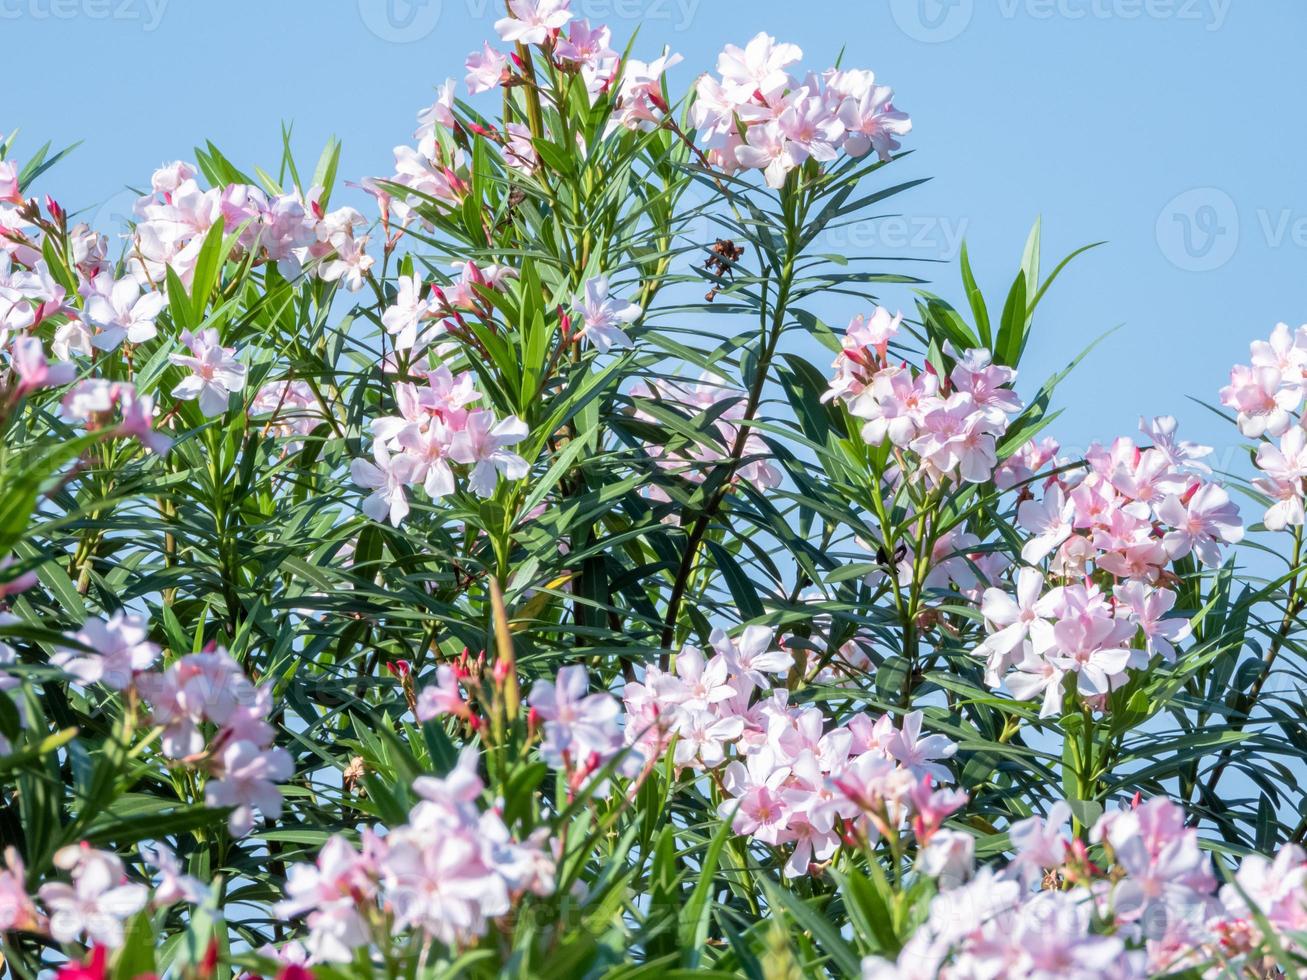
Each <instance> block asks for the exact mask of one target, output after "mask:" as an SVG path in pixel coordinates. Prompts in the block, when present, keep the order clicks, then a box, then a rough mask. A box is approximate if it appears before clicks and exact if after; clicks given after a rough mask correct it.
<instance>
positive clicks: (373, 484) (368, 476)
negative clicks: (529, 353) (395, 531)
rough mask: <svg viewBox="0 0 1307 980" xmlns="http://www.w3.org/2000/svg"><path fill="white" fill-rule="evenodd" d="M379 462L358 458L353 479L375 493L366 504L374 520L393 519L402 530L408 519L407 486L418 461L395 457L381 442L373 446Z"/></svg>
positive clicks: (353, 466)
mask: <svg viewBox="0 0 1307 980" xmlns="http://www.w3.org/2000/svg"><path fill="white" fill-rule="evenodd" d="M372 454H373V459H374V460H375V461H376V462H375V463H369V462H368V461H367V460H366V459H355V460H354V461H352V462H351V463H350V466H349V472H350V477H351V478H352V479H353V480H354V482H355V483H357V484H358V485H359V486H361V487H364V488H366V489H368V490H371V491H372V493H371V494H370V495H369V496H368V498H367V499H366V500H364V501H363V513H364V514H365V515H366V516H368V517H370V518H372V520H374V521H379V522H380V521H386V520H389V521H390V523H391V525H392V526H394V527H399V525H400V524H401V523H403V520H404V518H405V517H407V516H408V511H409V507H408V495H407V494H406V493H405V492H404V487H405V486H407V485H408V484H409V483H411V482H412V479H413V472H414V470H415V468H416V465H417V464H416V461H415V460H414V459H413V457H411V456H407V455H399V456H392V455H390V453H388V452H387V451H386V447H385V445H384V444H383V443H382V442H381V441H378V442H377V443H376V445H374V446H373V447H372Z"/></svg>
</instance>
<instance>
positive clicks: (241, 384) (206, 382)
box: [168, 327, 246, 418]
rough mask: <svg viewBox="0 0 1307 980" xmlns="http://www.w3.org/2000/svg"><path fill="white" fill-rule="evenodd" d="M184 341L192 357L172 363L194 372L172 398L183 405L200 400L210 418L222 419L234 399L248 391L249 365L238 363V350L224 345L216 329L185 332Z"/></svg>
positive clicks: (175, 358) (180, 356)
mask: <svg viewBox="0 0 1307 980" xmlns="http://www.w3.org/2000/svg"><path fill="white" fill-rule="evenodd" d="M181 339H182V343H183V344H185V345H186V346H187V348H189V349H190V352H191V353H190V354H189V355H186V354H169V355H168V360H169V361H171V362H172V363H173V364H176V365H178V366H179V367H185V368H190V370H191V374H190V375H189V376H187V377H185V378H183V379H182V380H181V382H180V383H179V384H178V385H177V386H176V387H175V388H173V390H172V396H173V397H174V398H180V399H182V400H183V401H192V400H194V399H197V398H198V399H199V404H200V411H201V412H203V413H204V414H205V415H206V416H209V417H210V418H212V417H213V416H215V415H222V414H223V413H224V412H226V411H227V403H228V400H229V399H230V398H231V396H232V395H234V394H236V393H238V392H240V391H242V390H244V388H245V375H246V369H245V365H244V364H241V363H240V362H239V361H237V360H236V349H235V348H234V347H223V346H222V345H221V343H220V342H219V340H218V331H217V330H215V329H214V328H212V327H209V328H206V329H204V330H201V331H200V332H199V333H198V334H195V333H191V332H190V331H189V330H183V331H182V337H181Z"/></svg>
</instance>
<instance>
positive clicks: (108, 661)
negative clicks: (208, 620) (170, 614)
mask: <svg viewBox="0 0 1307 980" xmlns="http://www.w3.org/2000/svg"><path fill="white" fill-rule="evenodd" d="M148 637H149V629H148V627H147V625H146V622H145V620H144V619H142V618H140V617H139V616H132V615H128V614H127V613H124V612H123V611H122V610H119V611H118V612H115V613H114V614H113V615H112V616H110V617H109V619H108V620H103V619H97V618H91V619H88V620H87V621H86V622H85V623H84V624H83V626H82V628H81V630H79V631H78V632H77V633H75V634H73V636H72V639H73V640H75V641H76V642H77V643H79V644H81V645H82V646H84V647H87V648H89V652H88V651H87V650H80V649H72V648H64V649H61V650H59V651H57V652H56V653H55V654H54V655H53V656H52V657H51V658H50V662H51V663H52V664H54V665H55V666H57V667H60V668H62V669H63V670H65V671H67V672H68V673H69V674H71V675H73V676H74V677H75V678H77V680H78V681H79V682H80V683H82V684H103V685H104V686H105V687H108V688H110V689H112V690H115V691H125V690H126V689H127V688H128V687H130V686H131V683H132V680H133V678H134V677H135V676H136V675H137V674H138V673H139V672H140V671H143V670H145V669H147V668H148V667H149V666H150V665H151V664H153V663H154V661H155V660H157V659H158V658H159V647H158V646H156V645H155V644H153V643H151V642H150V641H149V639H148Z"/></svg>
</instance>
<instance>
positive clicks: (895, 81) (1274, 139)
mask: <svg viewBox="0 0 1307 980" xmlns="http://www.w3.org/2000/svg"><path fill="white" fill-rule="evenodd" d="M573 9H574V10H576V11H577V12H578V13H579V14H581V15H587V16H589V17H590V18H591V19H592V20H598V21H604V22H607V23H609V24H611V25H612V26H613V28H614V31H615V33H616V34H617V35H619V36H621V35H624V34H626V33H627V32H629V31H630V30H631V29H633V28H635V27H639V29H640V32H641V40H640V42H639V45H638V48H639V49H640V50H643V51H645V52H650V53H652V52H655V51H656V50H657V49H659V48H661V46H662V45H663V44H664V43H666V44H670V45H671V46H672V48H673V49H674V50H676V51H679V52H681V53H682V54H683V55H684V56H685V63H684V64H682V65H681V66H679V67H678V69H676V70H675V71H674V73H673V81H674V83H676V85H675V87H677V88H683V87H684V86H688V84H689V83H690V81H691V80H692V79H693V77H694V76H695V74H697V73H698V71H700V70H701V69H704V68H709V67H711V66H712V64H713V59H714V57H715V54H716V52H717V51H718V49H719V48H720V46H721V44H722V43H723V42H726V41H734V42H738V43H742V42H743V41H744V40H746V39H747V38H749V37H751V36H752V35H753V34H754V33H755V32H757V31H759V30H766V31H768V32H770V33H772V34H775V35H777V36H778V37H779V38H781V39H784V40H790V41H794V42H796V43H798V44H800V45H801V46H802V47H803V49H804V52H805V56H806V57H805V63H806V64H808V65H810V66H812V67H816V68H820V67H824V66H826V65H827V64H829V63H830V62H831V61H832V60H833V59H834V58H835V57H836V55H837V54H838V53H839V51H840V49H841V48H842V47H843V48H845V49H846V53H845V64H846V65H850V66H865V67H869V68H872V69H874V70H875V71H876V72H877V74H878V76H879V77H880V79H881V80H882V81H884V82H887V83H889V84H892V85H893V86H894V87H895V89H896V90H897V93H898V96H897V99H896V101H897V102H898V103H899V104H900V105H901V106H902V107H903V108H905V109H906V110H908V111H909V112H910V113H911V114H912V116H913V119H914V123H915V127H916V128H915V131H914V132H913V134H912V135H911V137H910V139H909V143H908V145H910V146H911V147H913V148H915V149H916V150H917V151H918V152H917V153H916V155H915V156H913V157H912V158H911V159H910V160H908V161H905V162H904V163H903V164H901V165H899V166H898V167H897V168H896V169H897V171H898V174H899V176H900V178H907V177H911V176H924V175H929V176H932V177H933V178H935V179H934V180H933V181H932V182H931V183H930V184H928V185H926V186H925V187H922V188H919V189H918V190H916V191H913V192H912V193H911V194H910V195H909V196H908V197H907V198H904V199H900V200H901V201H902V204H901V207H902V208H903V209H904V212H905V219H904V220H903V221H901V222H899V223H897V224H890V225H887V226H882V227H868V228H863V229H860V232H859V235H860V237H859V239H858V240H856V241H854V242H851V243H849V244H850V245H851V246H854V247H860V248H861V250H863V251H875V252H885V251H888V252H891V253H894V252H898V253H902V254H912V255H917V256H922V257H940V258H948V259H953V258H954V257H955V253H956V242H957V241H958V239H959V237H960V236H961V235H963V234H965V236H966V238H967V240H968V242H969V246H970V249H971V252H972V255H973V260H974V262H975V264H976V266H977V269H978V274H979V276H980V279H981V282H982V285H983V286H986V287H988V290H989V291H990V292H993V293H996V294H998V295H997V296H996V297H995V302H1000V301H1001V294H1002V292H1003V291H1004V290H1005V289H1006V287H1007V285H1008V283H1009V281H1010V277H1011V275H1012V273H1013V272H1014V271H1015V268H1016V262H1017V260H1018V258H1019V254H1020V249H1021V246H1022V243H1023V241H1024V237H1025V234H1026V231H1027V230H1028V228H1029V226H1030V224H1031V222H1032V221H1033V220H1034V218H1035V217H1036V216H1037V215H1041V214H1042V216H1043V218H1044V227H1045V236H1044V240H1045V245H1046V250H1045V255H1046V258H1045V262H1046V267H1048V266H1049V265H1051V261H1052V260H1053V259H1054V258H1056V257H1060V255H1061V254H1062V253H1065V252H1067V251H1069V250H1071V249H1072V248H1075V247H1076V246H1078V245H1081V244H1084V243H1087V242H1090V241H1096V240H1100V239H1103V240H1106V241H1107V242H1108V244H1107V246H1106V247H1104V248H1102V249H1100V250H1098V251H1096V252H1094V253H1091V255H1090V256H1088V257H1086V258H1084V259H1082V260H1080V261H1079V263H1078V264H1077V265H1076V266H1075V267H1074V268H1073V269H1072V270H1071V272H1070V273H1069V274H1068V275H1067V276H1066V278H1065V279H1064V281H1063V282H1062V284H1061V285H1060V286H1059V287H1058V288H1057V289H1056V292H1055V294H1054V295H1053V296H1052V297H1051V299H1050V300H1049V302H1048V303H1047V305H1046V306H1045V307H1044V308H1043V310H1042V314H1041V316H1040V317H1039V321H1040V323H1039V325H1040V328H1041V329H1040V330H1039V331H1038V335H1037V338H1036V340H1035V342H1034V345H1033V349H1032V353H1031V363H1030V368H1029V372H1028V373H1027V376H1026V378H1025V382H1026V385H1025V386H1024V387H1026V389H1027V390H1032V389H1033V384H1034V382H1035V381H1036V380H1042V377H1043V375H1044V374H1046V373H1048V372H1050V371H1051V370H1053V369H1054V368H1056V367H1057V366H1060V364H1061V363H1062V362H1064V361H1065V360H1066V359H1067V358H1068V357H1069V356H1070V355H1071V354H1073V353H1074V352H1076V351H1078V350H1079V349H1080V348H1081V347H1082V346H1083V345H1084V344H1085V343H1086V342H1087V341H1088V340H1089V339H1091V338H1092V337H1093V336H1096V335H1097V334H1098V333H1100V332H1102V331H1104V330H1106V329H1108V328H1110V327H1113V326H1115V325H1117V324H1123V327H1122V329H1121V330H1119V331H1118V332H1117V333H1115V334H1114V335H1113V336H1112V337H1111V338H1109V340H1108V341H1107V342H1106V343H1105V344H1104V345H1102V346H1100V348H1099V349H1098V350H1097V352H1096V353H1095V354H1093V355H1092V356H1091V358H1090V359H1089V360H1088V362H1087V363H1086V364H1085V365H1084V366H1083V367H1082V368H1081V369H1080V371H1079V372H1078V373H1077V374H1076V375H1075V376H1074V377H1073V378H1072V379H1071V380H1070V381H1069V382H1068V383H1067V384H1066V386H1065V387H1064V389H1063V392H1062V396H1061V398H1060V399H1059V402H1060V403H1061V405H1062V406H1063V407H1065V408H1066V409H1067V412H1066V415H1065V417H1064V419H1063V420H1062V421H1061V423H1060V424H1059V426H1058V434H1059V435H1061V436H1062V437H1064V438H1063V441H1064V443H1066V444H1068V445H1083V444H1084V443H1085V442H1086V441H1088V440H1089V439H1091V438H1094V437H1096V436H1101V437H1104V438H1110V437H1111V436H1113V435H1116V434H1124V433H1132V432H1133V431H1134V426H1135V422H1136V419H1137V416H1139V415H1140V414H1158V413H1165V412H1170V413H1174V414H1177V415H1180V416H1181V417H1182V419H1183V420H1184V422H1185V425H1184V427H1183V428H1182V431H1184V429H1187V430H1188V431H1189V433H1190V434H1191V435H1195V436H1197V437H1199V438H1202V439H1203V440H1204V441H1208V442H1210V443H1213V444H1215V445H1217V446H1218V448H1228V447H1230V446H1231V445H1233V444H1234V443H1236V442H1237V439H1236V438H1235V437H1234V436H1233V435H1232V433H1231V431H1228V430H1227V429H1226V427H1225V426H1224V425H1223V424H1222V423H1220V422H1219V420H1217V419H1215V417H1214V416H1211V415H1210V414H1209V413H1207V412H1206V411H1205V410H1203V409H1201V408H1199V407H1198V406H1195V405H1192V404H1191V403H1188V402H1187V401H1186V395H1190V394H1192V395H1196V396H1198V397H1202V398H1205V399H1208V400H1214V399H1215V393H1216V390H1217V388H1219V386H1220V385H1221V384H1222V383H1224V380H1225V378H1226V374H1227V372H1228V368H1229V365H1230V363H1231V362H1232V361H1234V360H1236V359H1245V358H1246V355H1247V344H1248V341H1249V340H1251V339H1252V338H1254V337H1260V336H1265V335H1266V334H1267V333H1269V331H1270V329H1271V327H1272V326H1273V325H1274V323H1275V322H1276V321H1277V320H1286V321H1288V322H1290V323H1291V324H1294V325H1296V324H1297V323H1299V322H1302V321H1304V320H1307V302H1304V295H1303V294H1304V285H1305V284H1307V277H1304V275H1303V269H1304V264H1305V262H1307V187H1305V186H1304V181H1303V171H1304V168H1305V166H1307V163H1305V161H1307V125H1304V121H1305V120H1304V118H1303V117H1304V114H1307V103H1304V100H1303V99H1302V98H1301V97H1300V96H1299V94H1298V91H1297V90H1298V89H1299V88H1300V83H1298V82H1297V81H1296V77H1297V74H1298V72H1297V70H1296V67H1295V66H1296V65H1297V64H1298V62H1299V60H1300V58H1301V52H1302V50H1303V49H1304V41H1307V4H1304V3H1303V2H1302V0H1256V2H1255V3H1254V2H1252V0H861V2H856V3H855V2H838V3H837V2H820V0H809V2H793V0H786V2H779V0H750V2H747V3H742V2H735V0H732V2H730V3H727V2H722V0H574V2H573ZM499 11H500V7H499V5H498V4H497V3H494V2H492V0H425V2H422V0H418V2H415V3H409V2H408V0H221V2H219V0H0V37H3V39H4V41H5V45H4V47H5V52H6V56H7V57H8V58H9V59H10V60H9V64H8V76H9V78H10V83H9V86H8V91H7V98H6V99H5V105H4V108H3V110H0V130H10V129H13V128H15V127H19V128H21V129H22V130H23V135H22V137H21V142H20V148H19V155H20V156H22V155H23V154H24V151H27V152H30V151H31V150H32V149H34V148H35V147H36V146H37V145H39V143H40V142H43V141H44V140H46V139H51V140H54V141H56V142H58V141H71V140H75V139H83V140H84V141H85V142H84V144H83V146H82V147H81V148H80V149H79V150H78V151H77V152H76V153H75V154H74V156H73V157H72V158H71V159H69V160H68V161H67V162H65V163H63V164H61V165H60V167H59V168H58V169H57V170H56V171H55V172H54V173H53V174H52V175H50V176H48V177H47V178H46V179H45V180H44V181H43V184H42V186H41V188H40V189H41V190H43V191H50V192H53V193H55V194H56V196H57V197H59V199H60V200H61V201H62V202H63V203H65V204H66V205H68V206H70V207H93V206H97V205H101V204H103V203H104V202H109V208H110V210H113V209H118V210H121V209H122V199H121V197H120V198H119V199H118V201H117V202H116V203H115V195H116V194H121V191H122V190H123V188H124V187H125V186H127V185H129V184H131V185H135V186H141V185H143V184H144V183H145V182H146V181H147V180H148V175H149V173H150V172H151V170H152V169H153V168H154V167H155V166H157V165H158V164H159V163H161V162H163V161H165V160H170V159H174V158H177V157H183V158H187V157H190V156H191V153H190V147H192V146H194V145H195V144H196V143H197V142H200V141H202V140H204V139H206V138H207V139H212V140H213V141H214V142H216V143H217V144H218V145H219V146H220V147H222V149H223V150H224V152H226V153H227V154H228V155H229V156H231V157H232V158H233V159H234V160H236V161H238V162H240V163H241V164H249V165H252V164H254V163H262V164H264V165H265V166H268V167H270V166H272V164H273V163H274V162H275V160H276V157H277V153H278V148H279V139H280V138H279V125H280V123H281V121H282V120H291V121H293V122H294V125H295V133H296V145H297V147H298V148H299V149H300V152H301V153H302V154H303V155H305V156H312V155H315V154H316V152H317V150H318V149H319V148H320V146H321V145H322V143H323V142H324V141H325V140H326V139H327V137H328V136H330V135H332V134H336V135H339V136H340V137H341V138H342V139H343V140H344V141H345V150H344V155H343V159H342V166H341V174H342V176H345V177H348V178H350V179H355V178H357V177H360V176H363V175H369V174H383V173H388V172H389V167H390V163H391V148H392V147H393V146H394V145H395V144H397V143H401V142H406V141H407V140H408V139H409V137H410V134H411V131H412V129H413V120H414V113H415V112H416V110H417V109H418V108H419V107H420V106H422V105H424V104H426V103H428V102H429V101H430V99H431V96H432V90H433V87H434V86H435V85H437V84H438V83H439V82H441V81H442V80H443V79H444V78H445V77H446V76H449V75H453V76H455V77H458V78H461V77H462V62H463V58H464V57H465V55H466V54H467V52H469V51H470V50H472V49H473V48H474V47H475V46H477V45H478V44H479V42H480V40H481V39H482V38H485V37H493V28H492V24H493V21H494V19H495V17H496V16H499ZM891 172H893V171H891ZM833 244H835V245H837V246H838V244H839V243H838V242H836V243H833ZM925 275H926V276H927V277H929V278H934V279H936V280H937V282H938V283H939V287H938V288H939V290H940V291H942V292H943V293H944V294H945V295H946V296H950V297H952V298H957V297H958V296H959V287H958V285H957V273H956V265H955V264H950V265H948V266H938V267H934V268H933V269H932V270H931V271H930V272H927V273H925ZM888 298H889V299H890V300H891V301H894V302H896V303H897V304H901V305H904V306H907V305H908V303H909V297H908V296H907V295H906V294H904V295H901V296H897V297H895V296H890V297H888ZM848 312H849V313H852V312H856V311H854V310H849V311H848ZM832 319H835V317H834V316H832ZM1030 374H1038V375H1039V378H1038V379H1035V378H1031V377H1030V376H1029V375H1030Z"/></svg>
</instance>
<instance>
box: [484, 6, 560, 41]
mask: <svg viewBox="0 0 1307 980" xmlns="http://www.w3.org/2000/svg"><path fill="white" fill-rule="evenodd" d="M568 3H569V0H509V4H508V10H509V13H510V15H511V16H508V17H503V18H501V19H499V20H497V21H495V33H496V34H498V35H499V36H500V38H501V39H503V40H505V41H516V42H518V43H520V44H544V43H545V42H546V41H548V40H550V39H551V38H553V37H554V36H555V35H556V34H557V32H558V31H559V30H561V29H562V27H563V25H565V24H566V23H567V22H568V21H569V20H571V19H572V13H571V11H570V10H568V9H567V8H568Z"/></svg>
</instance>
